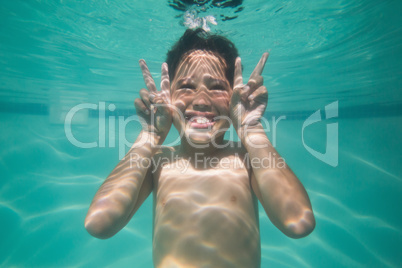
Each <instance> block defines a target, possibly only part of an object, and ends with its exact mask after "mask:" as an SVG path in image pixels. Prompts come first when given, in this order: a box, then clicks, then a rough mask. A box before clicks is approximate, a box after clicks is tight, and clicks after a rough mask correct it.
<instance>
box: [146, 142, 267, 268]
mask: <svg viewBox="0 0 402 268" xmlns="http://www.w3.org/2000/svg"><path fill="white" fill-rule="evenodd" d="M180 157H181V156H180V153H178V152H177V151H175V150H166V149H165V150H163V152H162V153H160V154H158V155H157V156H156V157H155V159H154V160H155V162H154V163H156V164H157V165H156V167H157V168H156V169H155V172H154V174H153V177H154V181H153V185H154V191H153V198H154V219H153V220H154V230H153V260H154V265H155V267H158V268H159V267H161V268H171V267H175V268H176V267H177V268H179V267H186V268H189V267H194V268H201V267H202V268H207V267H242V268H244V267H248V268H254V267H260V257H261V256H260V255H261V250H260V235H259V225H258V207H257V198H256V196H255V195H254V193H253V191H252V189H251V183H250V174H249V173H250V172H249V170H248V168H247V167H246V166H244V165H242V163H243V162H242V161H243V157H244V153H240V152H239V151H238V150H236V149H233V148H232V149H225V150H223V149H222V150H221V151H220V152H218V153H217V155H215V158H214V159H210V162H208V161H204V158H203V157H202V156H198V157H197V160H202V161H194V160H196V159H195V157H193V158H191V160H190V161H189V159H184V158H182V159H181V160H180ZM158 161H159V164H158ZM162 163H164V165H162ZM204 163H206V164H205V166H204Z"/></svg>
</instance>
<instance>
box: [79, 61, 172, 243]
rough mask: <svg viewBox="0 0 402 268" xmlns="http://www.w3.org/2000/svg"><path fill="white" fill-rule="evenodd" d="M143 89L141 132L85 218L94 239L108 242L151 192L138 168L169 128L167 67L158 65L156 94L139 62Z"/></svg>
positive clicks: (148, 175)
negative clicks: (158, 78) (158, 86)
mask: <svg viewBox="0 0 402 268" xmlns="http://www.w3.org/2000/svg"><path fill="white" fill-rule="evenodd" d="M140 66H141V69H142V72H143V75H144V80H145V83H146V84H147V88H148V90H146V89H142V90H141V91H140V96H141V99H136V100H135V102H134V103H135V107H136V111H137V115H138V116H139V118H140V121H141V122H142V131H141V133H140V135H139V136H138V138H137V140H136V141H135V142H134V144H133V146H132V147H131V149H130V150H129V152H128V153H127V155H126V156H125V157H124V159H123V160H121V161H120V163H119V164H118V165H117V166H116V167H115V168H114V170H113V171H112V173H110V175H109V176H108V178H107V179H106V180H105V182H104V183H103V184H102V186H101V187H100V188H99V190H98V192H97V193H96V195H95V197H94V199H93V201H92V203H91V205H90V207H89V210H88V214H87V216H86V218H85V228H86V229H87V230H88V232H89V233H90V234H91V235H93V236H95V237H98V238H102V239H105V238H109V237H111V236H113V235H115V234H116V233H117V232H118V231H120V230H121V229H122V228H123V227H124V226H125V225H126V224H127V223H128V221H129V220H130V219H131V217H132V216H133V215H134V213H135V212H136V211H137V209H138V208H139V207H140V205H141V204H142V203H143V202H144V201H145V199H146V198H147V197H148V196H149V194H150V192H151V191H152V173H151V171H150V170H151V169H148V168H147V166H148V165H141V164H139V163H138V162H137V161H136V159H141V160H142V162H143V163H144V161H146V160H148V161H150V162H149V163H151V160H152V157H153V156H154V155H155V153H156V152H157V150H158V146H159V145H161V144H162V143H163V141H164V140H165V138H166V136H167V133H168V132H169V129H170V126H171V124H172V119H171V113H170V111H169V109H168V105H159V106H157V108H155V107H154V104H168V102H169V90H170V84H169V75H168V70H167V65H166V64H163V65H162V83H161V85H162V86H161V87H162V90H161V91H160V92H158V91H157V90H156V86H155V83H154V81H153V79H152V77H151V74H150V72H149V70H148V67H147V66H146V64H145V62H144V61H140Z"/></svg>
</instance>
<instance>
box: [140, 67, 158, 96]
mask: <svg viewBox="0 0 402 268" xmlns="http://www.w3.org/2000/svg"><path fill="white" fill-rule="evenodd" d="M139 63H140V68H141V71H142V76H143V77H144V81H145V85H146V86H147V88H148V90H149V91H150V92H156V86H155V82H154V79H153V78H152V75H151V72H150V71H149V69H148V66H147V64H146V63H145V61H144V60H143V59H141V60H140V62H139Z"/></svg>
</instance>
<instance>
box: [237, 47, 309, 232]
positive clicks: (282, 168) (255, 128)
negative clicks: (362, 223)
mask: <svg viewBox="0 0 402 268" xmlns="http://www.w3.org/2000/svg"><path fill="white" fill-rule="evenodd" d="M267 58H268V53H265V54H264V55H263V56H262V58H261V60H260V62H259V63H258V65H257V67H256V68H255V70H254V71H253V73H252V74H251V77H250V79H249V82H248V83H247V84H246V85H244V84H243V78H242V72H241V62H240V58H238V59H237V60H236V66H235V83H234V85H235V86H234V89H233V95H232V99H231V118H232V121H233V125H234V128H235V129H236V131H237V133H238V135H239V137H240V140H241V141H242V143H243V145H244V146H245V148H246V150H247V152H248V155H249V159H250V164H251V167H252V180H251V181H252V188H253V190H254V192H255V193H256V195H257V197H258V198H259V200H260V202H261V204H262V206H263V207H264V210H265V212H266V213H267V215H268V217H269V218H270V220H271V221H272V223H273V224H274V225H275V226H276V227H277V228H278V229H279V230H281V231H282V232H283V233H284V234H285V235H287V236H289V237H292V238H300V237H304V236H306V235H308V234H309V233H311V232H312V231H313V229H314V227H315V219H314V215H313V210H312V207H311V203H310V200H309V197H308V195H307V192H306V190H305V189H304V187H303V185H302V184H301V182H300V181H299V180H298V178H297V177H296V175H295V174H294V173H293V172H292V170H291V169H290V168H289V167H288V166H287V165H286V163H284V161H283V159H282V158H281V157H280V155H279V154H278V152H277V151H276V150H275V148H274V147H273V146H272V144H271V142H270V141H269V139H268V137H267V135H266V133H265V131H264V129H263V126H262V124H261V122H260V120H261V117H262V116H263V114H264V111H265V108H266V105H267V102H268V92H267V89H266V88H265V87H264V86H263V79H262V76H261V73H262V70H263V68H264V65H265V62H266V60H267ZM264 159H265V160H268V161H271V162H270V163H276V165H268V167H267V164H266V163H267V162H265V164H264ZM278 163H279V164H278Z"/></svg>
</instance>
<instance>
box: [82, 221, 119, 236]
mask: <svg viewBox="0 0 402 268" xmlns="http://www.w3.org/2000/svg"><path fill="white" fill-rule="evenodd" d="M111 227H112V226H111V224H110V221H109V220H107V219H104V217H99V216H98V217H97V216H95V215H87V217H86V218H85V229H86V230H87V231H88V233H89V234H90V235H92V236H93V237H96V238H99V239H107V238H110V237H112V236H113V235H115V234H116V233H117V232H116V231H113V229H112V228H111Z"/></svg>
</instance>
